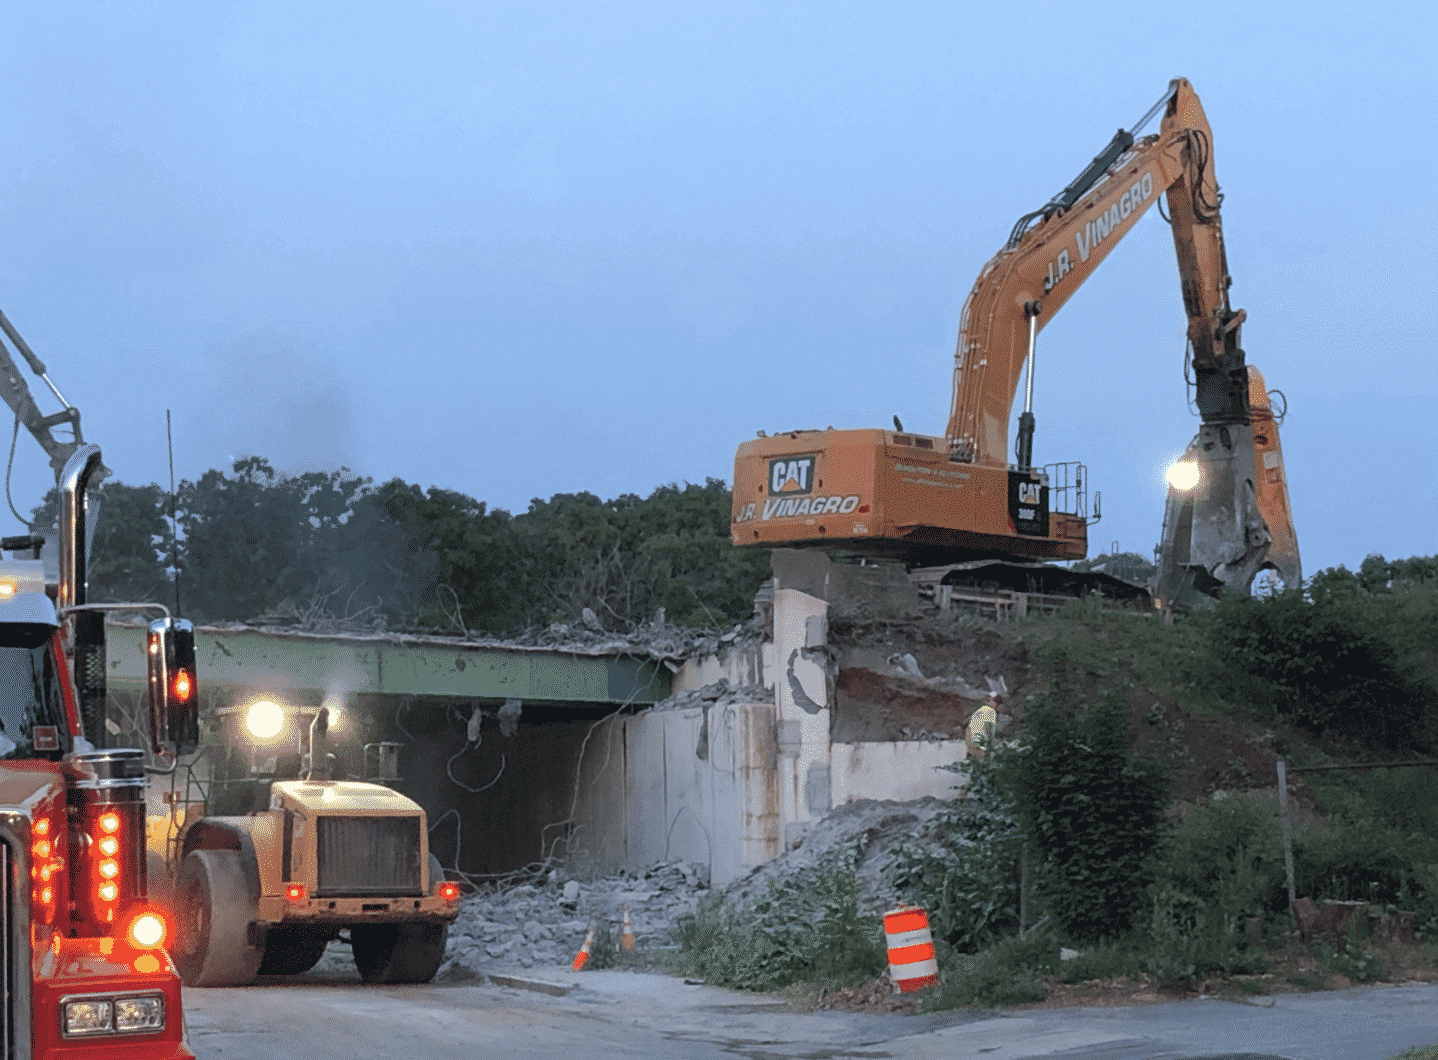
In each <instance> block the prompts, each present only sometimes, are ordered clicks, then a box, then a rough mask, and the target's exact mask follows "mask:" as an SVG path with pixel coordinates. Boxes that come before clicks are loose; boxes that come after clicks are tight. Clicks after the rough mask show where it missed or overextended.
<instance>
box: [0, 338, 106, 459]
mask: <svg viewBox="0 0 1438 1060" xmlns="http://www.w3.org/2000/svg"><path fill="white" fill-rule="evenodd" d="M0 331H3V332H4V333H5V337H6V338H8V339H9V340H10V342H11V343H12V344H13V345H14V347H15V349H16V350H18V351H19V352H20V356H22V357H24V358H25V360H26V362H27V363H28V364H29V365H30V368H31V370H32V371H33V372H34V373H35V374H36V375H38V376H39V377H40V378H41V379H43V380H44V381H45V385H46V386H47V387H49V388H50V392H51V393H52V394H54V395H55V397H56V398H57V399H59V402H60V404H61V405H63V406H64V408H63V409H62V410H61V411H60V412H57V413H55V414H53V415H51V416H46V415H45V414H44V413H42V412H41V411H40V409H39V407H38V406H37V405H36V404H35V399H34V398H33V397H32V396H31V395H30V388H29V387H28V386H26V385H25V380H24V378H23V377H22V376H21V375H20V370H19V368H18V367H16V365H15V361H14V360H13V359H12V358H11V356H10V350H9V348H8V347H7V346H6V345H5V343H4V342H0V374H3V376H4V379H3V380H0V393H3V395H4V397H5V404H7V405H9V406H10V409H11V411H12V412H14V413H15V415H16V417H18V418H19V420H20V422H21V423H23V424H24V425H25V429H26V430H28V431H29V432H30V433H31V434H32V435H34V437H35V440H36V441H37V442H39V443H40V448H42V449H44V450H45V455H46V456H48V457H49V458H50V467H51V468H52V469H53V470H54V472H55V481H56V482H59V481H60V472H61V471H62V470H64V468H65V464H66V462H67V461H68V460H69V459H70V457H71V456H73V455H74V453H75V450H77V449H79V448H80V447H81V446H82V445H84V444H85V439H84V437H83V436H82V435H81V434H80V410H79V409H77V408H75V406H73V405H71V404H70V403H69V402H68V401H66V400H65V397H64V395H63V394H61V393H60V391H59V390H58V389H57V388H56V386H55V384H54V383H52V382H50V377H49V375H48V374H46V369H45V363H44V362H43V361H41V360H40V358H38V357H36V356H35V353H34V351H33V350H31V349H30V346H29V344H28V343H26V342H25V340H24V339H23V338H21V337H20V332H18V331H17V330H15V325H14V324H12V323H10V320H9V318H8V317H6V316H5V314H4V313H0ZM63 423H68V424H69V425H70V429H71V431H72V435H71V437H70V439H69V440H68V441H61V440H60V439H58V438H56V437H55V436H54V434H52V433H51V430H50V429H51V428H52V427H57V426H59V425H60V424H63Z"/></svg>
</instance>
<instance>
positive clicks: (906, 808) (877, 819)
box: [724, 777, 958, 915]
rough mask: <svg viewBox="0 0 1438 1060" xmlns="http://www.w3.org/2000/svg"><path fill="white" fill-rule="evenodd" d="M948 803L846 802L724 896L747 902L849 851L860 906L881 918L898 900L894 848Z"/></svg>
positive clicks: (908, 839)
mask: <svg viewBox="0 0 1438 1060" xmlns="http://www.w3.org/2000/svg"><path fill="white" fill-rule="evenodd" d="M954 779H955V781H957V780H958V778H957V777H955V778H954ZM949 805H950V804H949V803H948V802H946V801H944V800H942V799H915V800H913V801H911V802H888V801H882V802H881V801H878V800H874V799H859V800H856V801H854V802H848V803H844V804H843V805H842V806H838V807H836V808H834V809H833V810H831V811H829V813H827V814H826V815H825V816H824V817H823V818H821V819H820V820H818V821H816V822H814V824H813V825H811V826H810V828H809V830H808V831H807V832H806V833H805V834H804V840H803V842H802V843H801V844H800V845H799V846H798V847H796V848H795V849H793V850H790V851H788V852H786V853H784V854H781V855H779V856H778V857H777V858H774V859H772V860H771V861H768V862H766V863H765V864H763V865H760V866H759V867H758V868H756V869H754V870H753V871H752V872H750V873H749V874H748V875H747V876H744V877H742V878H741V879H738V880H735V881H734V882H733V883H732V884H730V885H729V887H728V889H727V890H726V891H725V893H724V898H725V900H726V901H727V902H730V903H739V904H747V903H750V902H752V901H754V900H755V899H757V898H759V897H761V896H762V895H763V894H764V893H765V891H767V890H768V887H769V883H770V881H778V880H781V879H785V878H788V877H793V876H796V875H803V874H806V873H812V872H813V871H814V870H815V869H816V868H819V867H820V866H821V863H822V862H824V861H825V860H826V859H828V858H831V857H834V856H835V855H838V854H843V853H848V852H852V854H853V857H854V872H855V875H856V876H857V877H858V880H859V892H860V908H861V909H862V910H863V911H864V912H866V913H871V914H875V915H878V914H882V913H884V912H885V911H886V910H889V909H892V908H894V906H896V905H898V904H899V900H900V896H899V892H898V889H897V888H896V887H895V886H894V884H893V860H894V854H895V853H896V851H897V848H898V847H899V846H900V845H901V844H903V843H906V842H909V841H912V840H913V839H914V838H915V837H916V836H918V835H919V834H920V833H922V832H924V831H925V830H926V829H927V827H928V825H929V823H930V822H931V821H932V820H933V819H934V817H936V816H937V815H938V814H939V813H940V812H941V811H943V810H944V809H946V808H948V806H949Z"/></svg>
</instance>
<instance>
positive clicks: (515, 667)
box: [106, 625, 670, 706]
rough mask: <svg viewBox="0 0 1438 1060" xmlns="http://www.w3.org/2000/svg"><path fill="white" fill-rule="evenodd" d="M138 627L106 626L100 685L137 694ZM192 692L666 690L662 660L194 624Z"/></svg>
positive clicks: (566, 698) (622, 693) (643, 693)
mask: <svg viewBox="0 0 1438 1060" xmlns="http://www.w3.org/2000/svg"><path fill="white" fill-rule="evenodd" d="M144 638H145V631H144V629H142V628H139V627H135V626H121V625H110V626H108V627H106V657H107V670H108V683H109V685H110V687H112V688H114V689H115V690H117V691H121V690H128V691H142V690H143V689H144V686H145V682H146V669H145V653H144ZM195 650H196V656H197V662H198V664H199V674H198V680H199V686H200V688H201V689H202V690H205V689H209V690H211V691H217V692H229V693H231V694H232V695H240V694H244V693H246V692H249V691H253V692H256V693H261V692H267V693H271V694H274V695H282V694H286V693H288V694H289V695H291V696H294V697H296V698H300V699H306V700H313V701H316V702H318V701H319V699H320V698H322V697H326V696H331V695H338V696H341V697H347V696H349V695H353V694H368V695H390V696H437V697H453V698H456V699H509V698H514V699H521V700H525V701H528V702H556V703H563V702H573V703H595V704H598V703H613V704H615V705H619V704H626V703H632V704H638V705H645V706H647V705H650V704H652V703H656V702H658V701H659V700H661V699H663V698H664V697H666V696H667V695H668V694H669V687H670V684H669V670H668V668H667V667H666V666H665V665H664V663H663V661H662V660H659V659H655V658H652V657H649V656H638V655H619V654H615V655H584V654H576V653H573V652H563V651H554V650H548V649H537V648H496V647H494V646H492V645H489V646H481V645H475V644H465V643H463V642H459V641H457V642H455V643H453V644H445V643H442V642H436V641H434V640H413V641H408V642H406V641H403V640H399V639H393V640H392V639H389V638H382V637H353V636H351V637H344V636H339V637H326V636H323V635H317V634H308V633H271V632H265V631H261V630H249V629H240V630H230V629H213V628H208V627H205V626H197V627H196V628H195Z"/></svg>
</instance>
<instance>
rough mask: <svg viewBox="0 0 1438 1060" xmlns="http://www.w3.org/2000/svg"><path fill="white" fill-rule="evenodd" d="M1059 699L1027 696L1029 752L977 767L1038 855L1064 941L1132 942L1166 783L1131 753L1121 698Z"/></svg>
mask: <svg viewBox="0 0 1438 1060" xmlns="http://www.w3.org/2000/svg"><path fill="white" fill-rule="evenodd" d="M1065 663H1066V660H1065V659H1063V658H1062V657H1060V658H1057V659H1055V660H1054V670H1055V674H1054V678H1055V680H1054V683H1055V687H1056V689H1057V690H1056V691H1055V692H1054V693H1051V694H1040V695H1034V696H1030V697H1029V698H1028V700H1027V702H1026V704H1025V719H1024V734H1025V739H1024V743H1023V744H1022V745H1019V746H1016V747H1007V748H999V749H996V750H995V751H994V752H993V754H991V755H990V757H989V759H988V760H987V761H985V762H984V763H982V764H981V765H980V766H978V767H976V768H977V770H978V771H979V772H983V771H985V770H992V771H993V773H994V778H993V779H994V784H995V786H996V787H997V788H998V790H1000V791H1001V792H1004V793H1005V795H1006V796H1007V798H1008V799H1009V801H1010V802H1011V803H1012V805H1013V806H1014V812H1015V816H1016V817H1017V818H1018V819H1019V821H1020V822H1022V826H1023V831H1024V833H1025V834H1026V835H1027V836H1028V837H1029V840H1030V842H1031V844H1032V848H1035V849H1031V852H1036V853H1037V855H1038V857H1037V858H1036V859H1035V860H1036V861H1037V863H1038V866H1037V867H1038V871H1037V872H1036V874H1035V875H1036V881H1035V882H1036V884H1037V889H1038V893H1039V895H1040V900H1041V901H1042V903H1043V905H1044V908H1045V909H1046V910H1047V911H1048V912H1049V914H1050V915H1052V916H1053V917H1054V919H1055V921H1056V922H1057V923H1058V925H1059V926H1060V927H1061V929H1062V933H1063V934H1064V935H1065V936H1066V937H1068V938H1070V939H1074V940H1077V941H1080V942H1093V941H1098V940H1099V939H1102V938H1109V937H1114V936H1118V935H1123V934H1126V933H1127V932H1128V931H1129V930H1130V929H1131V927H1132V925H1133V923H1134V920H1135V917H1136V916H1137V915H1138V914H1139V911H1140V909H1141V908H1142V903H1143V900H1144V887H1145V884H1146V883H1147V882H1148V881H1149V880H1151V879H1152V878H1153V855H1154V853H1155V852H1156V851H1157V849H1158V844H1159V840H1160V838H1161V836H1162V833H1163V810H1164V808H1165V806H1166V805H1167V803H1168V793H1169V774H1168V770H1167V768H1166V767H1165V766H1164V765H1163V764H1162V763H1161V762H1159V761H1157V760H1155V759H1151V758H1144V757H1139V756H1136V755H1133V754H1131V753H1130V752H1129V750H1128V742H1129V733H1128V710H1127V708H1126V706H1125V705H1124V702H1123V700H1122V698H1121V697H1120V696H1119V695H1118V694H1117V693H1116V692H1110V693H1108V694H1106V695H1104V696H1103V697H1102V698H1101V699H1099V700H1098V702H1096V703H1093V704H1089V705H1087V706H1083V705H1080V704H1079V703H1078V702H1077V701H1076V699H1075V698H1074V697H1073V696H1071V695H1068V694H1066V691H1065V690H1066V684H1065V681H1064V669H1065Z"/></svg>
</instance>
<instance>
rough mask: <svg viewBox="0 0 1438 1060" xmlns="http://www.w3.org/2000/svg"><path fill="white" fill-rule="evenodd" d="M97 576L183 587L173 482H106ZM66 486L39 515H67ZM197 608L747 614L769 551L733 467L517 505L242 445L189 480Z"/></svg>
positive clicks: (408, 621) (502, 624)
mask: <svg viewBox="0 0 1438 1060" xmlns="http://www.w3.org/2000/svg"><path fill="white" fill-rule="evenodd" d="M99 500H100V508H101V511H100V518H99V520H98V530H97V539H96V549H95V551H96V567H95V569H94V572H93V576H92V579H91V580H92V584H93V586H94V588H95V590H96V591H97V592H98V593H99V594H100V596H99V597H98V598H99V599H107V600H161V601H165V600H171V599H173V598H174V583H173V580H172V574H173V568H172V566H171V564H170V558H171V557H170V552H169V541H170V532H169V528H168V525H167V521H166V518H165V516H166V514H167V513H168V511H169V497H168V495H167V494H166V493H165V492H164V491H163V490H161V489H160V487H159V486H155V485H149V486H129V485H126V484H124V483H122V482H114V481H110V482H107V483H105V484H104V485H103V486H102V487H101V489H100V490H99ZM55 504H56V498H55V496H54V494H53V492H52V495H51V496H50V497H48V498H47V500H46V503H45V504H43V505H41V506H40V507H39V508H37V509H36V510H35V512H34V515H33V518H32V526H33V527H34V528H35V529H36V530H43V529H44V528H47V527H49V526H51V525H52V524H53V522H54V519H55V514H56V508H55ZM177 515H178V524H179V541H178V553H179V554H178V560H179V566H180V569H181V571H182V572H183V573H182V578H181V582H182V584H181V590H182V596H183V601H184V606H185V610H186V612H187V613H188V614H190V615H191V616H192V617H194V618H196V619H199V620H208V621H222V620H231V621H232V620H245V619H251V618H259V617H262V616H272V617H274V618H277V619H280V620H282V621H288V622H291V623H294V624H298V625H301V626H305V625H309V626H315V627H317V628H318V627H321V626H323V625H324V624H325V623H329V624H331V625H334V624H340V625H345V626H348V627H349V628H363V627H366V626H368V627H375V626H388V627H390V628H414V627H421V628H438V629H443V630H447V631H450V632H455V633H460V632H465V631H485V632H491V633H504V632H511V631H515V630H519V629H523V628H525V627H528V626H532V625H547V624H550V623H553V622H576V621H579V620H581V618H582V616H583V615H584V613H585V610H586V609H588V610H589V611H590V612H591V613H592V615H593V619H592V621H593V623H594V624H597V625H599V626H601V627H602V628H605V629H609V630H618V631H628V630H632V629H634V628H636V627H638V626H640V625H643V624H644V623H647V622H651V621H653V620H654V618H655V617H656V614H657V613H658V612H659V610H660V609H661V608H662V609H663V610H664V613H665V614H666V616H667V618H668V620H669V621H671V622H675V623H677V624H679V625H683V626H689V627H694V628H717V627H719V626H722V625H725V624H728V623H732V622H734V621H738V620H742V619H744V618H747V617H748V616H749V615H750V614H751V613H752V610H753V597H754V593H755V591H756V590H757V589H758V587H759V585H760V583H761V582H762V581H763V580H764V578H766V577H767V576H768V562H769V554H768V552H767V551H765V550H762V549H759V550H739V549H735V548H734V547H733V546H732V545H731V544H730V542H729V517H730V493H729V490H728V488H727V487H726V485H725V484H724V483H723V482H722V481H720V480H718V479H710V480H708V481H707V482H706V483H705V484H704V485H702V486H700V485H694V484H686V485H684V486H678V485H669V486H661V487H659V488H658V489H656V490H654V491H653V492H652V493H651V494H650V495H649V496H648V497H642V498H641V497H638V496H635V495H632V494H630V495H625V496H622V497H617V498H615V499H613V500H608V501H605V500H600V499H599V498H598V497H596V496H594V495H593V494H590V493H573V494H555V495H554V496H553V497H551V498H549V499H548V500H539V499H536V500H534V501H533V502H531V503H530V506H529V510H528V511H526V512H523V513H521V514H519V515H513V516H512V515H510V513H509V512H506V511H503V510H501V509H491V508H489V507H488V506H487V505H486V504H485V503H484V502H482V501H477V500H475V499H474V498H472V497H468V496H466V495H465V494H463V493H459V492H457V491H454V490H446V489H440V488H437V487H432V488H430V489H428V490H424V489H421V488H420V487H419V486H417V485H412V484H410V483H406V482H404V481H402V480H399V479H394V480H391V481H389V482H386V483H384V484H382V485H379V486H376V485H374V484H373V482H372V481H371V480H370V479H367V478H364V477H362V476H357V475H354V474H352V473H350V472H349V471H348V470H345V469H341V470H339V471H329V472H321V471H315V472H308V473H305V474H299V475H283V474H280V473H279V472H277V471H276V470H275V469H274V468H273V467H271V466H270V464H269V463H268V462H267V461H265V460H264V459H262V458H260V457H246V458H244V459H241V460H237V461H236V462H235V464H234V466H233V467H232V468H231V469H230V470H229V471H228V472H224V471H217V470H212V471H208V472H206V473H205V474H204V475H202V476H200V478H199V479H197V480H195V481H188V480H186V481H183V482H181V483H180V484H179V487H178V489H177Z"/></svg>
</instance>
